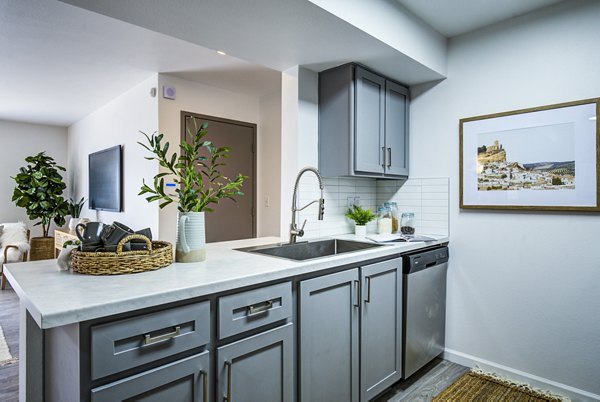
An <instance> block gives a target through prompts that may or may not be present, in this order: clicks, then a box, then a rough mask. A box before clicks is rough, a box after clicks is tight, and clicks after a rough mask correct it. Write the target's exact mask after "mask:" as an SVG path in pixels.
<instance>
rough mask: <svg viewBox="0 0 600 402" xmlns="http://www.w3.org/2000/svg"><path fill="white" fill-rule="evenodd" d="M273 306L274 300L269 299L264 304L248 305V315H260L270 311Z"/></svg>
mask: <svg viewBox="0 0 600 402" xmlns="http://www.w3.org/2000/svg"><path fill="white" fill-rule="evenodd" d="M272 308H273V301H272V300H268V301H266V302H265V303H264V304H262V305H260V306H256V305H253V306H248V314H247V316H248V317H251V316H253V315H258V314H262V313H266V312H267V311H269V310H270V309H272Z"/></svg>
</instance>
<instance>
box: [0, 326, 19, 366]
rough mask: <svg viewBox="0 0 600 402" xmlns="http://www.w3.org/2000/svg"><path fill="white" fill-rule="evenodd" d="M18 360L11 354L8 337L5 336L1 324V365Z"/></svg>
mask: <svg viewBox="0 0 600 402" xmlns="http://www.w3.org/2000/svg"><path fill="white" fill-rule="evenodd" d="M18 360H19V359H17V358H15V357H12V355H11V354H10V350H8V345H7V344H6V339H5V338H4V331H2V327H1V326H0V367H1V366H6V365H7V364H13V363H16V362H17V361H18Z"/></svg>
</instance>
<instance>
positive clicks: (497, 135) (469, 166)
mask: <svg viewBox="0 0 600 402" xmlns="http://www.w3.org/2000/svg"><path fill="white" fill-rule="evenodd" d="M599 115H600V98H592V99H584V100H579V101H574V102H566V103H559V104H554V105H547V106H540V107H534V108H529V109H521V110H514V111H509V112H503V113H495V114H489V115H483V116H476V117H469V118H464V119H460V121H459V122H460V124H459V147H460V150H459V152H460V154H459V170H460V172H459V191H460V195H459V197H460V208H461V209H504V210H531V211H573V212H600V121H598V116H599Z"/></svg>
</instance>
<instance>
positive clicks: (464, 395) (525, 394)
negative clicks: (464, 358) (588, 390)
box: [433, 368, 570, 402]
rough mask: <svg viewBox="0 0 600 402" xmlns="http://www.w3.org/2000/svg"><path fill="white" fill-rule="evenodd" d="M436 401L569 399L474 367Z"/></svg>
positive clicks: (545, 401) (556, 401) (559, 401)
mask: <svg viewBox="0 0 600 402" xmlns="http://www.w3.org/2000/svg"><path fill="white" fill-rule="evenodd" d="M433 401H434V402H441V401H460V402H469V401H486V402H487V401H497V402H501V401H511V402H563V401H570V399H569V398H567V397H564V396H562V395H557V394H554V393H551V392H549V391H544V390H541V389H536V388H533V387H532V386H531V385H529V384H525V383H521V382H518V381H513V380H509V379H507V378H503V377H500V376H498V375H496V374H493V373H486V372H484V371H483V370H481V369H479V368H474V369H472V370H471V371H469V372H467V373H465V374H463V375H462V377H460V378H459V379H458V380H456V381H455V382H453V383H452V384H451V385H450V386H449V387H448V388H446V389H445V390H444V391H442V393H440V394H439V395H438V396H436V397H435V398H433Z"/></svg>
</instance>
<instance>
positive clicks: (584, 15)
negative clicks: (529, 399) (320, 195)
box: [411, 1, 600, 398]
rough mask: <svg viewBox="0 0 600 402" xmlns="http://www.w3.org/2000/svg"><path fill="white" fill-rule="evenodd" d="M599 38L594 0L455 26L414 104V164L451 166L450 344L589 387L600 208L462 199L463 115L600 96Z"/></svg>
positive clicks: (461, 353)
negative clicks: (444, 67) (480, 205)
mask: <svg viewBox="0 0 600 402" xmlns="http://www.w3.org/2000/svg"><path fill="white" fill-rule="evenodd" d="M598 43H600V3H599V2H594V1H572V2H565V3H563V4H560V5H559V6H557V7H553V8H551V9H546V10H544V11H543V12H541V13H538V14H536V15H534V16H532V17H529V18H520V19H516V20H513V21H511V22H509V23H507V24H504V25H502V26H496V27H494V28H492V29H488V30H486V31H481V32H479V33H474V34H470V35H468V36H464V37H459V38H456V39H454V40H452V41H451V43H450V48H449V62H448V79H446V80H445V81H443V82H441V83H440V84H438V85H437V86H433V87H432V88H428V87H427V86H421V87H419V88H413V92H414V94H415V96H414V98H413V102H412V106H411V174H413V175H414V176H417V177H428V176H445V175H448V174H449V175H450V183H451V190H450V192H451V194H450V225H451V227H452V236H451V243H450V247H451V256H452V257H451V264H450V269H449V272H448V306H447V329H446V335H447V338H446V346H447V348H448V349H449V350H448V352H449V353H448V354H447V356H448V357H449V358H451V359H454V360H456V361H461V362H463V363H470V364H474V363H480V364H482V363H484V364H483V365H484V366H485V365H486V364H485V363H486V361H487V365H488V366H491V367H493V368H494V367H495V368H496V369H499V370H500V371H501V369H505V370H508V371H510V372H512V374H513V377H514V375H515V374H517V375H522V376H524V377H525V378H528V380H530V382H534V383H535V382H536V381H542V382H546V387H549V386H548V384H550V385H552V383H554V384H553V385H554V386H556V387H558V388H559V389H560V388H562V392H575V393H577V392H579V397H581V398H592V397H594V395H591V394H595V398H600V381H598V373H600V320H599V319H598V317H599V313H598V312H599V311H600V296H599V291H598V290H599V289H600V256H599V254H598V252H597V251H596V248H597V247H598V242H599V240H600V216H599V215H598V214H576V213H541V212H540V213H532V212H499V211H466V210H463V211H461V210H460V209H459V208H458V191H459V188H458V121H459V119H460V118H464V117H470V116H478V115H482V114H489V113H495V112H501V111H508V110H515V109H521V108H529V107H534V106H539V105H548V104H554V103H559V102H566V101H572V100H578V99H585V98H592V97H598V96H600V92H599V88H600V74H598V71H600V53H599V52H597V51H596V49H597V47H598ZM537 377H539V378H537ZM561 384H563V385H564V386H563V385H561ZM569 387H574V388H575V389H579V390H580V391H577V390H573V389H569ZM586 392H587V393H588V394H586ZM590 393H591V394H590Z"/></svg>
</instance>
